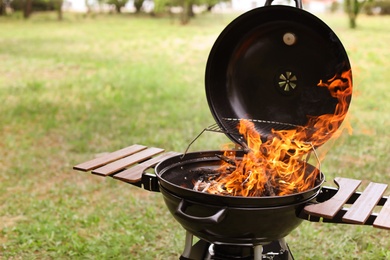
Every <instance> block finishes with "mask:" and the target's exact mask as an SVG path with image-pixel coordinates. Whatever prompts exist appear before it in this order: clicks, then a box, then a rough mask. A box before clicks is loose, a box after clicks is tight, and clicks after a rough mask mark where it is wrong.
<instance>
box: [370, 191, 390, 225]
mask: <svg viewBox="0 0 390 260" xmlns="http://www.w3.org/2000/svg"><path fill="white" fill-rule="evenodd" d="M373 225H374V227H377V228H384V229H390V197H388V198H387V201H386V203H385V204H384V205H383V207H382V210H381V211H380V212H379V215H378V216H377V217H376V219H375V221H374V224H373Z"/></svg>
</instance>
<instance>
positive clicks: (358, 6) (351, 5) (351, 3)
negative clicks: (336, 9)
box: [344, 0, 371, 29]
mask: <svg viewBox="0 0 390 260" xmlns="http://www.w3.org/2000/svg"><path fill="white" fill-rule="evenodd" d="M369 1H371V0H344V9H345V12H346V13H347V14H348V18H349V27H350V28H352V29H354V28H356V18H357V16H358V14H359V13H360V10H362V7H363V5H364V4H365V3H366V2H369Z"/></svg>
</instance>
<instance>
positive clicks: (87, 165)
mask: <svg viewBox="0 0 390 260" xmlns="http://www.w3.org/2000/svg"><path fill="white" fill-rule="evenodd" d="M146 148H147V147H146V146H143V145H139V144H134V145H132V146H129V147H126V148H123V149H121V150H118V151H115V152H112V153H109V154H105V155H103V156H100V157H98V158H95V159H92V160H90V161H87V162H83V163H80V164H78V165H76V166H74V167H73V169H74V170H78V171H85V172H87V171H90V170H93V169H96V168H98V167H100V166H103V165H105V164H108V163H110V162H113V161H116V160H118V159H121V158H123V157H126V156H129V155H131V154H134V153H136V152H139V151H142V150H144V149H146Z"/></svg>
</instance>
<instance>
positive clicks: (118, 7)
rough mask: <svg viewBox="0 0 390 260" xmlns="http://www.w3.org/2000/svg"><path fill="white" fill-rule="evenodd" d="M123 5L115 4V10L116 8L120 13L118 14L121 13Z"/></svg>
mask: <svg viewBox="0 0 390 260" xmlns="http://www.w3.org/2000/svg"><path fill="white" fill-rule="evenodd" d="M121 7H122V6H121V5H120V4H117V5H115V10H116V12H117V13H118V14H120V13H121Z"/></svg>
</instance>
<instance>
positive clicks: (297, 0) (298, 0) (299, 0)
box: [264, 0, 303, 9]
mask: <svg viewBox="0 0 390 260" xmlns="http://www.w3.org/2000/svg"><path fill="white" fill-rule="evenodd" d="M273 1H274V0H267V1H265V4H264V6H269V5H271V4H272V2H273ZM294 1H295V6H296V7H297V8H299V9H302V8H303V6H302V0H294Z"/></svg>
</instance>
